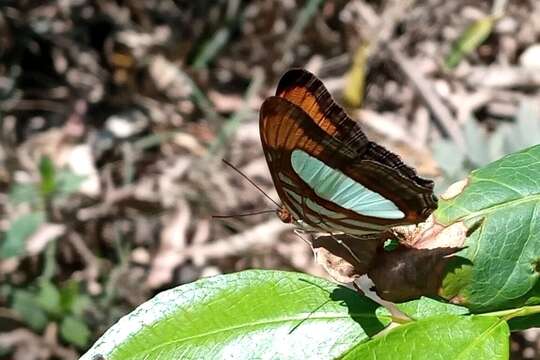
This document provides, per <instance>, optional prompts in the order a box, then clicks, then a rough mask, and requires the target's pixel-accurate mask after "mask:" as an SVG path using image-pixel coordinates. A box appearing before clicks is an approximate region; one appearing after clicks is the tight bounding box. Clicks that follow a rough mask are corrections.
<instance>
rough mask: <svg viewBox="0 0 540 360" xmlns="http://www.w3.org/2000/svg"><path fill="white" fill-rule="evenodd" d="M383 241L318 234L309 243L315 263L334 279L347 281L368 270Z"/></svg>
mask: <svg viewBox="0 0 540 360" xmlns="http://www.w3.org/2000/svg"><path fill="white" fill-rule="evenodd" d="M383 242H384V240H383V239H365V240H364V239H358V238H356V237H351V236H348V235H344V234H342V235H334V236H319V237H317V238H315V239H313V240H312V243H311V244H312V247H313V252H314V253H315V257H316V261H317V263H319V264H320V265H321V266H322V267H323V268H324V269H325V270H326V271H327V272H328V274H329V275H330V276H331V277H332V278H334V279H335V280H336V281H339V282H344V283H347V282H352V281H354V280H355V279H356V278H358V277H359V276H361V275H363V274H366V273H367V272H368V270H369V268H370V267H371V266H372V264H373V261H374V259H375V256H376V254H377V249H378V248H379V247H381V246H382V244H383Z"/></svg>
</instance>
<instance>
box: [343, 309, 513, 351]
mask: <svg viewBox="0 0 540 360" xmlns="http://www.w3.org/2000/svg"><path fill="white" fill-rule="evenodd" d="M509 333H510V332H509V329H508V324H507V323H506V322H505V321H503V320H500V319H498V318H496V317H491V316H490V317H488V316H484V317H479V316H476V317H475V316H468V317H461V316H455V315H447V316H439V317H431V318H428V319H423V320H419V321H415V322H412V323H409V324H405V325H402V326H400V327H398V328H395V329H393V330H391V331H389V332H387V333H386V334H385V335H384V336H377V337H376V338H375V339H373V340H371V341H368V342H365V343H362V344H359V345H358V346H356V347H355V348H354V349H353V350H351V351H350V352H348V353H346V354H345V355H344V356H343V357H342V358H341V359H377V360H384V359H389V360H395V359H411V360H413V359H414V360H422V359H426V360H431V359H460V360H465V359H471V360H483V359H485V360H497V359H508V356H509V340H508V336H509Z"/></svg>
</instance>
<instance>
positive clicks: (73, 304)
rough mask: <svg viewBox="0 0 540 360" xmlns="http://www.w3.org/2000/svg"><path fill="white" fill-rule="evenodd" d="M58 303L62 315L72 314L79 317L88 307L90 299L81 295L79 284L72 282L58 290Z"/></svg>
mask: <svg viewBox="0 0 540 360" xmlns="http://www.w3.org/2000/svg"><path fill="white" fill-rule="evenodd" d="M60 302H61V307H62V312H63V313H64V314H68V313H72V314H74V315H77V316H79V317H80V316H82V315H83V313H84V311H85V310H86V309H87V308H88V306H89V305H90V298H89V297H88V296H87V295H85V294H82V293H81V292H80V289H79V283H78V282H77V281H73V280H72V281H68V282H67V283H66V284H65V285H64V286H63V287H62V288H61V289H60Z"/></svg>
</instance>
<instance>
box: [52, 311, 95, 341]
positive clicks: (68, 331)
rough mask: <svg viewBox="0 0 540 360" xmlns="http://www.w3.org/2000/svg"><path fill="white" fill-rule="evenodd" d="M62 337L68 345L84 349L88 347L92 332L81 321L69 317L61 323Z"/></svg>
mask: <svg viewBox="0 0 540 360" xmlns="http://www.w3.org/2000/svg"><path fill="white" fill-rule="evenodd" d="M60 335H61V336H62V338H63V339H64V340H66V341H67V342H68V343H70V344H73V345H76V346H78V347H80V348H84V347H86V346H87V345H88V341H89V340H90V336H91V335H92V332H91V331H90V329H88V326H87V325H86V323H85V322H84V321H82V320H81V319H79V318H76V317H74V316H67V317H65V318H63V319H62V322H61V323H60Z"/></svg>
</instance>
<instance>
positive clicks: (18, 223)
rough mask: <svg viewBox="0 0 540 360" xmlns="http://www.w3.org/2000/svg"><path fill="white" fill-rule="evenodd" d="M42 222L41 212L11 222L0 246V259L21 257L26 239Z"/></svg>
mask: <svg viewBox="0 0 540 360" xmlns="http://www.w3.org/2000/svg"><path fill="white" fill-rule="evenodd" d="M44 222H45V215H44V213H43V212H33V213H30V214H26V215H23V216H21V217H19V218H17V219H16V220H15V221H13V223H11V225H10V227H9V229H8V231H7V233H6V234H5V236H4V239H3V240H2V243H1V244H0V259H5V258H9V257H13V256H18V255H22V254H23V253H24V248H25V242H26V239H28V238H29V237H30V236H31V235H32V234H33V233H34V232H35V231H36V230H37V228H38V227H39V226H40V225H41V224H43V223H44Z"/></svg>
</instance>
